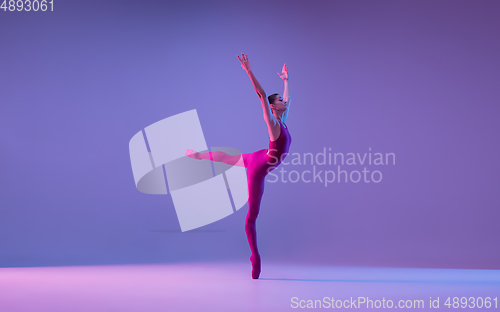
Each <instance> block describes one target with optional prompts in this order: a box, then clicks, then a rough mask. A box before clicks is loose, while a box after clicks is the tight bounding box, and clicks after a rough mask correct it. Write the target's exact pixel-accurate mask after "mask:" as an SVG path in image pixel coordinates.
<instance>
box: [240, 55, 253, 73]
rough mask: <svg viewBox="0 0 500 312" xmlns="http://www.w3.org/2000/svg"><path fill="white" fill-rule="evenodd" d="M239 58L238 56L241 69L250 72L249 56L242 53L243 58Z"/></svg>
mask: <svg viewBox="0 0 500 312" xmlns="http://www.w3.org/2000/svg"><path fill="white" fill-rule="evenodd" d="M237 56H238V60H240V63H241V67H243V69H244V70H245V71H249V70H250V61H249V60H248V55H246V54H243V53H241V58H240V56H239V55H237Z"/></svg>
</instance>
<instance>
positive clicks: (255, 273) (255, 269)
mask: <svg viewBox="0 0 500 312" xmlns="http://www.w3.org/2000/svg"><path fill="white" fill-rule="evenodd" d="M250 261H251V262H252V278H253V279H258V278H259V276H260V266H261V263H260V255H259V256H258V257H254V256H253V255H252V256H251V257H250Z"/></svg>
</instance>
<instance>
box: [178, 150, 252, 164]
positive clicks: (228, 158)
mask: <svg viewBox="0 0 500 312" xmlns="http://www.w3.org/2000/svg"><path fill="white" fill-rule="evenodd" d="M185 154H186V156H189V157H191V158H194V159H208V160H212V161H217V162H223V163H225V164H228V165H233V166H239V167H245V164H244V162H243V156H242V155H241V154H240V155H229V154H226V153H224V152H221V151H214V152H207V153H198V152H196V151H193V150H191V149H187V150H186V152H185Z"/></svg>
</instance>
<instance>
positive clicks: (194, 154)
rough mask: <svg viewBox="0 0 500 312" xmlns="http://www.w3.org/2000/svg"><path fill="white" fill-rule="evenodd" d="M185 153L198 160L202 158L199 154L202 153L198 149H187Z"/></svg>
mask: <svg viewBox="0 0 500 312" xmlns="http://www.w3.org/2000/svg"><path fill="white" fill-rule="evenodd" d="M184 154H186V156H187V157H191V158H193V159H198V160H200V159H201V158H200V156H199V154H200V153H198V152H197V151H193V150H192V149H187V150H186V151H185V152H184Z"/></svg>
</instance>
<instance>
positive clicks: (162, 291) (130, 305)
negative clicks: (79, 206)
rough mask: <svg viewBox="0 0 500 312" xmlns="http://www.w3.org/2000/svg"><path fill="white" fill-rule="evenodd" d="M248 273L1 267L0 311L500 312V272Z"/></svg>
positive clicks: (201, 268)
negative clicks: (332, 311)
mask: <svg viewBox="0 0 500 312" xmlns="http://www.w3.org/2000/svg"><path fill="white" fill-rule="evenodd" d="M250 271H251V266H250V262H248V263H246V262H245V263H243V262H242V263H238V262H230V263H186V264H154V265H115V266H72V267H29V268H27V267H23V268H0V311H1V312H13V311H23V312H24V311H36V312H42V311H47V312H49V311H50V312H59V311H65V312H66V311H68V312H76V311H89V312H90V311H91V312H98V311H107V312H109V311H120V312H125V311H144V312H146V311H147V312H153V311H162V312H169V311H172V312H176V311H217V312H223V311H296V310H311V309H313V310H314V309H320V310H325V309H327V310H328V309H335V310H351V309H355V310H359V311H364V310H392V309H401V308H403V309H418V310H421V311H427V310H431V309H432V310H433V311H441V310H442V311H445V310H446V311H450V310H456V309H459V310H464V311H476V310H477V311H500V302H498V301H499V300H500V270H469V269H467V270H463V269H422V268H374V267H327V266H299V265H282V264H278V263H263V267H262V274H261V278H260V279H259V280H252V279H251V277H250ZM447 301H448V305H447ZM390 305H391V306H392V308H391V307H389V306H390ZM479 305H481V307H478V306H479ZM431 306H432V307H431ZM488 306H489V308H488Z"/></svg>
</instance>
